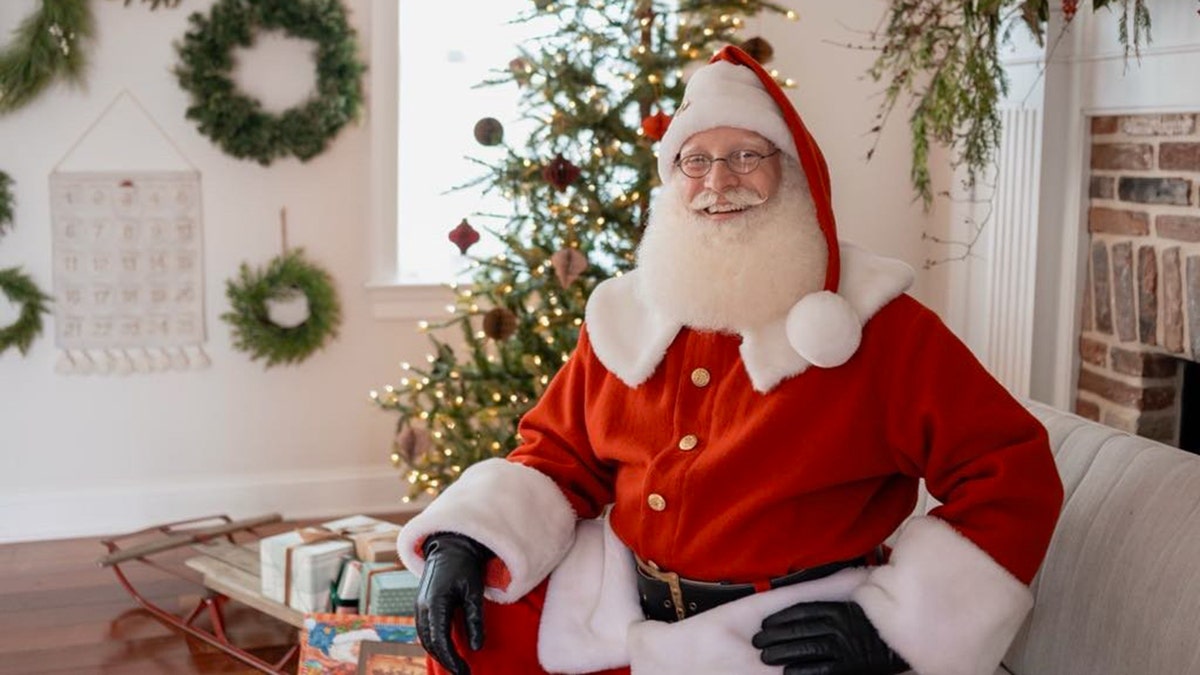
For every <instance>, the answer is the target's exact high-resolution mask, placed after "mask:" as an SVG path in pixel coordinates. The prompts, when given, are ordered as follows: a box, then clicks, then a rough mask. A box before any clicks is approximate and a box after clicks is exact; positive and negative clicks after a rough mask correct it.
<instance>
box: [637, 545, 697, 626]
mask: <svg viewBox="0 0 1200 675" xmlns="http://www.w3.org/2000/svg"><path fill="white" fill-rule="evenodd" d="M634 558H636V559H637V564H638V567H640V568H641V570H642V571H643V572H645V573H646V576H648V577H650V578H652V579H656V580H658V581H661V582H663V583H665V584H666V585H667V587H668V588H670V589H671V603H672V604H674V605H675V617H676V618H677V619H678V620H679V621H683V620H684V619H686V618H687V614H686V612H685V611H684V605H683V589H682V588H680V586H679V575H678V574H676V573H674V572H664V571H662V570H661V569H659V567H658V565H657V564H655V562H654V561H653V560H648V561H645V562H643V561H642V558H641V557H640V556H634Z"/></svg>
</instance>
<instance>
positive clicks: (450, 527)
mask: <svg viewBox="0 0 1200 675" xmlns="http://www.w3.org/2000/svg"><path fill="white" fill-rule="evenodd" d="M575 520H576V517H575V511H574V510H573V509H572V508H571V503H570V502H568V501H567V498H566V497H564V496H563V494H562V492H561V491H560V490H559V489H558V486H557V485H556V484H555V483H554V481H552V480H551V479H550V478H549V477H548V476H546V475H545V474H543V473H541V472H540V471H537V470H536V469H531V468H529V467H527V466H524V465H521V464H516V463H513V462H509V461H507V460H504V459H488V460H484V461H482V462H479V463H478V464H475V465H473V466H471V467H470V468H468V469H467V470H466V471H464V472H463V474H462V476H461V477H460V478H459V479H458V480H457V481H456V482H455V483H454V484H453V485H451V486H450V487H448V488H446V491H445V492H443V493H442V494H441V496H439V497H438V498H437V499H435V500H434V501H433V503H432V504H430V505H429V506H428V507H426V508H425V510H424V511H422V512H421V513H420V514H418V515H417V516H416V517H415V518H413V519H412V520H411V521H409V522H408V524H407V525H405V526H404V528H403V529H402V530H400V536H399V537H398V538H397V543H396V547H397V550H398V551H399V554H400V560H401V561H402V562H403V563H404V566H405V567H407V568H408V569H410V570H412V572H413V573H414V574H416V575H418V576H420V574H421V572H422V571H423V570H424V569H425V560H424V559H423V558H422V557H421V550H420V547H421V544H422V543H423V542H424V541H425V538H426V537H428V536H429V535H431V534H435V533H437V532H455V533H458V534H463V535H466V536H468V537H470V538H472V539H474V540H476V541H478V542H479V543H481V544H483V545H484V546H487V547H488V548H489V549H491V550H492V552H494V553H495V554H496V557H497V558H498V559H499V560H500V562H501V563H503V565H504V567H505V568H507V570H506V571H507V575H503V576H506V577H507V578H506V579H504V580H503V581H501V582H499V583H498V585H491V581H490V580H489V586H488V587H487V588H486V589H485V591H484V594H485V596H486V597H487V598H488V599H490V600H494V601H496V602H500V603H511V602H515V601H516V600H518V599H520V598H521V597H522V596H524V595H525V594H526V593H528V592H529V591H531V590H533V588H534V587H535V586H537V585H538V584H540V583H541V582H542V580H543V579H545V578H546V576H547V575H548V574H550V571H551V570H552V569H554V566H555V565H557V564H558V562H559V561H560V560H562V558H563V556H564V555H566V552H567V549H568V548H570V546H571V542H572V540H573V539H574V535H575Z"/></svg>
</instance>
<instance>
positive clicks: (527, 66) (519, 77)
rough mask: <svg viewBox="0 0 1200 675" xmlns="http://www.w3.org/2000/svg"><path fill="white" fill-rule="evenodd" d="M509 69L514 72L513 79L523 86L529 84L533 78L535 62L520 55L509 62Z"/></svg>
mask: <svg viewBox="0 0 1200 675" xmlns="http://www.w3.org/2000/svg"><path fill="white" fill-rule="evenodd" d="M508 70H509V72H511V73H512V76H513V80H515V81H516V83H517V84H518V85H520V86H522V87H524V86H527V85H528V84H529V81H530V80H531V79H532V78H533V64H531V63H530V62H529V60H528V59H524V58H522V57H520V56H518V57H517V58H515V59H513V60H512V61H509V62H508Z"/></svg>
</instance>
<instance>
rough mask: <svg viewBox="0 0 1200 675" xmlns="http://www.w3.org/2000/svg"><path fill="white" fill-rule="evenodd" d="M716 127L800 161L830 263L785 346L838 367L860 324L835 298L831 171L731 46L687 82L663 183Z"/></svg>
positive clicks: (794, 318)
mask: <svg viewBox="0 0 1200 675" xmlns="http://www.w3.org/2000/svg"><path fill="white" fill-rule="evenodd" d="M716 127H736V128H738V129H746V130H748V131H753V132H755V133H757V134H759V135H760V136H762V137H764V138H766V139H767V140H769V141H771V142H772V143H773V144H775V146H776V147H778V148H779V149H780V150H781V151H782V152H783V153H784V154H787V155H788V156H790V157H791V158H792V159H795V160H796V161H797V162H799V163H800V168H801V169H803V170H804V176H805V178H806V179H807V181H808V188H809V191H810V192H811V193H812V202H813V206H814V207H815V209H816V216H817V223H818V225H819V227H820V228H821V233H822V234H823V235H824V238H825V245H826V249H827V252H828V262H827V264H826V267H825V285H824V292H822V293H813V294H810V295H808V296H806V297H805V298H803V299H801V301H800V302H799V303H797V304H796V306H795V307H793V308H792V311H791V312H790V313H789V315H788V321H787V325H788V328H787V330H788V339H789V341H790V342H791V343H792V346H793V347H795V348H796V350H797V351H798V352H799V353H800V355H801V356H803V357H804V358H806V359H807V360H809V361H810V362H812V363H814V364H815V365H818V366H822V367H833V366H837V365H841V364H842V363H844V362H845V361H846V360H847V359H849V358H850V356H851V355H853V353H854V352H855V351H856V350H857V349H858V343H859V340H860V339H861V332H862V323H861V321H860V319H859V317H858V315H857V314H856V313H855V312H854V310H853V309H852V308H851V307H850V305H849V304H848V303H846V302H845V301H844V300H842V299H841V298H839V297H837V292H838V284H839V281H840V278H841V256H840V254H839V248H838V238H837V224H836V222H835V221H834V217H833V203H832V190H831V187H830V183H829V167H828V166H827V165H826V164H825V157H824V155H822V154H821V149H820V148H819V147H818V146H817V142H816V141H815V140H814V139H813V137H812V134H810V133H809V132H808V128H807V127H805V126H804V121H803V120H801V119H800V114H799V113H798V112H796V108H795V107H793V106H792V103H791V101H789V100H788V98H787V95H786V94H784V93H783V90H782V89H781V88H780V87H779V85H778V84H777V83H776V82H775V78H774V77H772V76H771V75H770V73H768V72H767V71H766V70H765V69H763V67H762V66H761V65H760V64H759V63H758V62H757V61H755V60H754V58H753V57H751V56H750V55H749V54H747V53H746V52H744V51H742V50H741V49H738V48H737V47H734V46H727V47H725V48H723V49H721V51H719V52H717V54H716V55H715V56H713V58H712V59H711V60H710V61H709V63H708V65H706V66H704V67H703V68H701V69H699V70H698V71H696V72H695V74H693V75H692V77H691V79H689V80H688V84H687V88H686V89H685V91H684V94H683V102H682V103H680V104H679V108H678V109H677V110H676V112H675V115H674V116H673V117H672V119H671V123H670V125H669V126H668V127H667V131H666V133H665V134H663V138H662V144H661V146H660V147H659V151H658V173H659V176H661V177H662V178H663V180H666V179H667V178H668V177H669V176H670V175H671V171H674V170H676V169H675V160H676V159H677V158H678V156H679V151H680V149H681V148H682V147H683V144H684V143H685V142H687V139H689V138H691V137H692V136H694V135H695V134H697V133H699V132H701V131H705V130H708V129H714V128H716ZM831 296H832V297H831Z"/></svg>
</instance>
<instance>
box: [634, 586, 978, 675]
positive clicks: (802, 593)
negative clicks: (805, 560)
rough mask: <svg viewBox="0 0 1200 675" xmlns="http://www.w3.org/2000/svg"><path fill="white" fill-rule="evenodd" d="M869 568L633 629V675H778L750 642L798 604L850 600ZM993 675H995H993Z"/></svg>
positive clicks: (637, 624) (778, 669) (774, 667)
mask: <svg viewBox="0 0 1200 675" xmlns="http://www.w3.org/2000/svg"><path fill="white" fill-rule="evenodd" d="M866 576H867V571H866V569H865V568H853V569H847V570H842V571H840V572H838V573H837V574H833V575H831V576H828V577H825V578H824V579H817V580H816V581H809V582H806V583H802V584H796V585H794V586H784V587H783V588H776V589H773V590H770V591H767V592H765V593H755V594H754V595H751V596H748V597H745V598H742V599H741V600H735V601H733V602H730V603H727V604H724V605H721V606H720V607H717V608H715V609H710V610H708V611H707V612H703V613H701V614H697V615H696V616H693V617H690V618H687V619H684V620H683V621H680V622H677V623H663V622H662V621H642V622H639V623H636V624H634V625H633V626H632V627H630V629H629V659H630V668H631V671H632V675H728V673H738V675H778V673H780V672H781V671H782V669H781V668H779V667H778V666H768V665H766V664H764V663H763V662H762V656H761V655H762V652H761V651H759V650H758V649H756V648H755V647H754V645H753V644H751V642H750V640H751V639H752V638H753V637H754V634H755V633H757V632H758V631H759V629H760V628H761V626H762V621H763V619H764V618H766V617H767V616H770V615H771V614H774V613H775V612H778V611H779V610H781V609H784V608H786V607H791V606H792V605H794V604H796V603H798V602H817V601H838V600H846V599H847V598H848V597H849V595H850V593H851V591H852V590H853V589H854V588H855V587H856V586H858V585H859V584H861V583H863V581H864V579H865V578H866ZM989 675H990V674H989Z"/></svg>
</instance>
